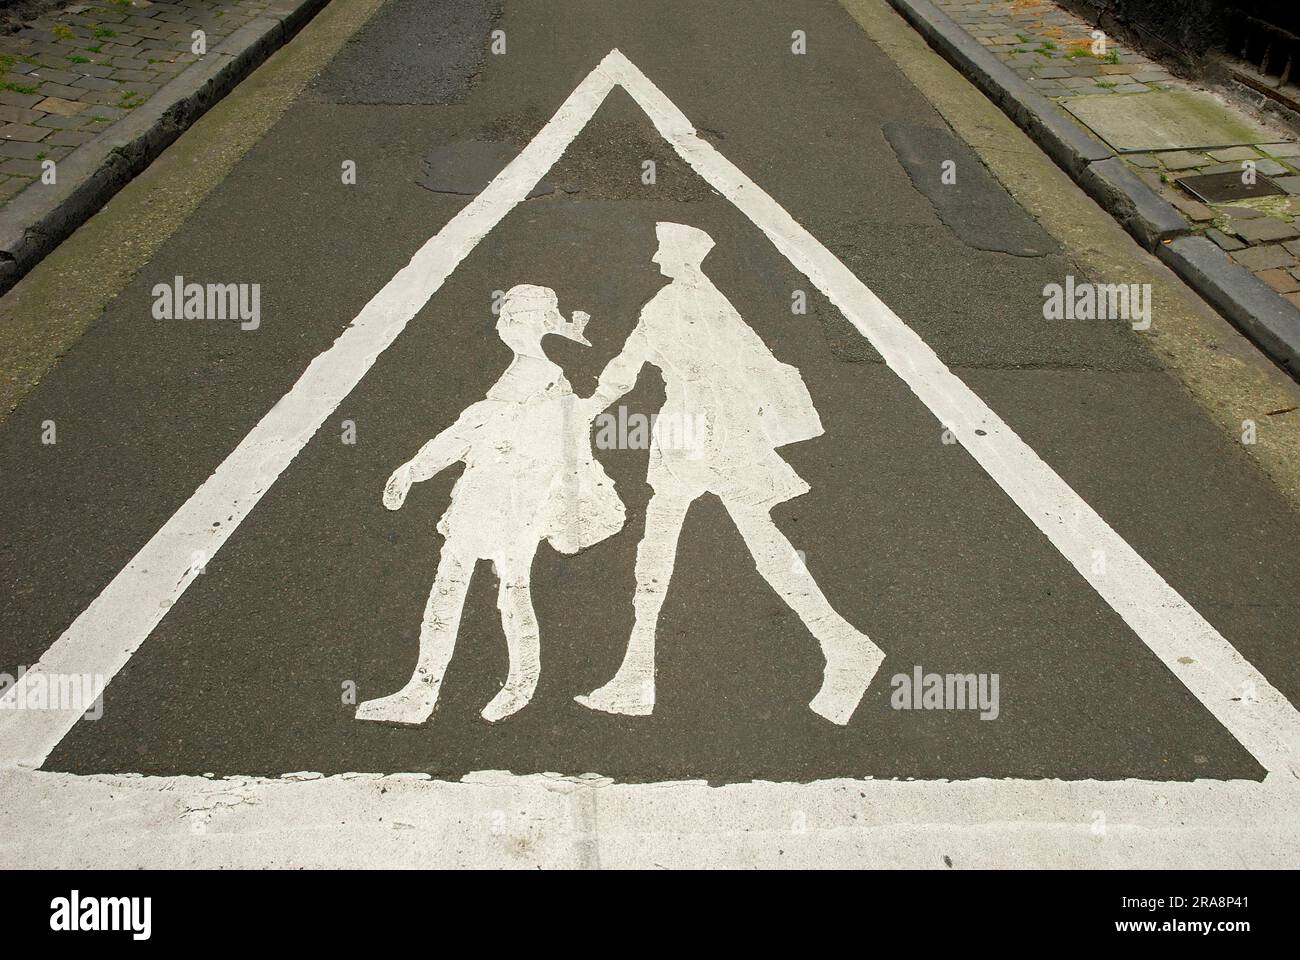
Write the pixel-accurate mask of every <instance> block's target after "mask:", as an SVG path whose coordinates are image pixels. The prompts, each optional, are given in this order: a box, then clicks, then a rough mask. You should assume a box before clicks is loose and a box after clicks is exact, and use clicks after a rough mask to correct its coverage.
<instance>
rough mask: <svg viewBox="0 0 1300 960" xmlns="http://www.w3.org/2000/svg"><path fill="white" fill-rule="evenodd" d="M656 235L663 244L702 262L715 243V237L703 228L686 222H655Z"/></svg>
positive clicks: (684, 255) (688, 257) (694, 260)
mask: <svg viewBox="0 0 1300 960" xmlns="http://www.w3.org/2000/svg"><path fill="white" fill-rule="evenodd" d="M655 236H657V237H658V238H659V243H660V245H661V246H665V247H671V248H673V249H674V250H676V251H677V252H678V253H680V254H681V255H682V256H683V257H685V258H686V259H687V260H690V261H691V262H693V263H702V262H703V261H704V258H705V257H706V256H707V255H708V252H709V251H710V250H712V249H713V245H714V242H713V238H712V237H711V236H709V235H708V234H707V233H705V232H704V231H703V230H701V229H699V228H698V227H690V226H687V225H686V224H684V223H669V222H667V221H660V222H659V223H657V224H655Z"/></svg>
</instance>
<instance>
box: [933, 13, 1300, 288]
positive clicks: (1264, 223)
mask: <svg viewBox="0 0 1300 960" xmlns="http://www.w3.org/2000/svg"><path fill="white" fill-rule="evenodd" d="M935 3H936V6H938V7H939V8H940V9H941V10H943V11H944V13H946V14H948V16H949V17H951V18H952V19H953V20H954V21H955V22H957V23H958V24H960V25H961V26H963V27H964V28H965V29H966V31H967V32H968V33H970V35H971V36H973V37H974V38H975V39H976V40H978V41H979V42H980V43H981V44H983V45H984V46H985V47H986V48H987V49H988V50H989V51H990V52H991V53H994V54H996V55H997V57H998V58H999V59H1001V60H1002V61H1003V62H1004V63H1006V64H1007V65H1008V66H1009V67H1011V69H1013V70H1014V71H1015V72H1016V73H1018V74H1019V75H1020V76H1022V77H1024V78H1025V79H1026V80H1027V81H1028V82H1029V84H1030V85H1031V86H1032V87H1034V88H1035V89H1036V90H1038V92H1040V93H1042V94H1043V95H1044V96H1046V97H1050V98H1052V99H1054V100H1061V99H1064V98H1067V97H1076V96H1081V95H1085V94H1113V95H1115V96H1125V95H1128V96H1140V95H1143V94H1146V93H1149V92H1150V91H1153V90H1174V89H1191V88H1192V85H1190V84H1188V83H1185V82H1183V81H1181V80H1179V79H1177V78H1176V77H1174V76H1172V75H1171V74H1170V73H1169V71H1168V70H1167V69H1165V68H1164V67H1163V66H1161V65H1160V64H1159V63H1156V62H1155V61H1153V60H1151V59H1150V58H1148V57H1145V56H1143V55H1142V54H1141V53H1138V52H1137V51H1135V50H1133V49H1131V48H1129V47H1126V46H1125V45H1124V44H1122V43H1120V42H1118V41H1117V40H1115V39H1114V38H1106V41H1105V45H1104V48H1098V49H1096V50H1095V49H1094V46H1093V44H1094V37H1093V36H1092V31H1093V30H1094V29H1095V28H1094V27H1093V26H1092V25H1091V24H1089V23H1088V22H1087V21H1086V20H1083V19H1082V18H1080V17H1077V16H1075V15H1073V14H1071V13H1069V12H1067V11H1065V10H1063V9H1062V8H1061V7H1059V6H1057V5H1056V4H1054V3H1050V2H1044V0H1010V2H1007V0H1002V2H992V0H935ZM1066 116H1069V113H1066ZM1123 159H1124V161H1125V162H1126V163H1128V164H1129V165H1131V166H1132V167H1133V168H1134V171H1135V172H1136V173H1137V174H1138V175H1139V176H1141V177H1142V179H1143V180H1145V181H1146V182H1147V183H1148V184H1149V185H1150V186H1151V187H1152V188H1153V189H1155V190H1156V192H1158V193H1159V194H1160V195H1161V196H1163V197H1164V198H1165V199H1166V200H1168V201H1169V202H1170V203H1172V204H1173V205H1174V206H1175V207H1177V208H1178V210H1179V211H1180V212H1181V213H1182V214H1183V216H1184V217H1185V218H1186V219H1187V221H1188V222H1189V223H1190V224H1191V225H1192V226H1194V227H1195V228H1196V229H1197V231H1199V232H1203V233H1204V234H1205V235H1206V236H1207V237H1209V238H1210V239H1211V240H1213V241H1214V242H1215V243H1216V244H1218V245H1219V246H1220V247H1221V248H1222V249H1224V250H1225V251H1227V252H1228V255H1229V256H1230V257H1231V258H1232V259H1233V260H1235V261H1236V262H1237V263H1239V264H1241V265H1242V266H1243V267H1245V268H1246V269H1248V270H1250V271H1251V273H1253V274H1254V275H1255V276H1257V277H1258V278H1259V279H1260V280H1262V281H1264V282H1265V283H1267V284H1268V285H1269V286H1271V287H1272V288H1273V289H1274V290H1276V291H1277V292H1278V293H1279V294H1281V295H1282V296H1284V297H1286V298H1287V299H1288V300H1290V301H1291V302H1292V303H1295V304H1296V305H1297V306H1300V142H1297V141H1296V139H1291V140H1289V141H1288V142H1283V143H1275V144H1268V145H1262V146H1258V147H1245V146H1238V147H1230V148H1227V149H1223V150H1210V151H1208V152H1201V151H1195V150H1165V151H1157V152H1152V153H1126V154H1124V155H1123ZM1246 161H1251V162H1253V163H1254V165H1255V172H1256V173H1257V174H1263V175H1265V176H1267V177H1270V178H1271V179H1273V181H1274V182H1275V183H1277V184H1278V185H1279V186H1280V187H1281V188H1282V189H1283V190H1285V191H1286V196H1281V197H1267V198H1258V199H1252V200H1238V201H1233V202H1230V203H1216V204H1212V205H1207V204H1204V203H1201V202H1200V201H1198V200H1197V199H1195V198H1194V197H1192V196H1191V195H1190V194H1188V193H1187V192H1186V191H1184V190H1183V189H1182V188H1181V187H1179V186H1177V185H1176V184H1175V183H1174V181H1175V180H1177V179H1178V178H1181V177H1186V176H1189V175H1192V174H1198V173H1223V172H1229V171H1231V172H1238V173H1240V172H1241V171H1242V170H1243V167H1244V165H1245V162H1246Z"/></svg>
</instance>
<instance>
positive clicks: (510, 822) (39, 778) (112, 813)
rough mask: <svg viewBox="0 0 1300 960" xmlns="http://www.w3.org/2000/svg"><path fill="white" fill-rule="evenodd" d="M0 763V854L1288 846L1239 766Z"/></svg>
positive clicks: (112, 856) (873, 863)
mask: <svg viewBox="0 0 1300 960" xmlns="http://www.w3.org/2000/svg"><path fill="white" fill-rule="evenodd" d="M308 776H312V778H311V779H297V780H294V779H285V780H253V779H232V780H206V779H204V778H201V777H120V776H93V777H78V776H73V775H71V774H63V773H44V772H33V771H27V770H9V771H0V867H3V868H5V869H10V868H19V867H29V868H31V867H54V866H57V867H63V868H86V867H93V868H108V867H117V868H138V867H177V866H183V867H207V868H214V867H242V868H251V867H410V868H420V869H427V868H429V867H443V868H447V867H473V868H484V867H539V866H540V867H575V868H578V867H595V866H601V867H606V868H617V867H646V868H653V867H668V868H688V867H697V868H698V867H802V868H809V867H820V868H827V867H909V868H933V869H939V870H943V869H947V868H948V866H949V864H951V866H952V868H954V869H968V868H1027V867H1075V868H1077V867H1093V868H1095V867H1132V866H1134V865H1135V864H1137V865H1141V866H1143V867H1147V868H1156V867H1165V868H1192V867H1196V868H1218V869H1225V868H1265V867H1273V868H1279V867H1296V866H1297V865H1300V821H1297V818H1296V816H1295V810H1296V801H1297V796H1296V787H1295V786H1294V785H1293V784H1288V783H1286V782H1284V781H1281V780H1278V779H1277V778H1274V779H1273V780H1272V781H1271V782H1269V783H1264V784H1260V783H1254V782H1248V781H1230V782H1222V781H1204V780H1202V781H1197V782H1195V783H1158V782H1150V781H1133V780H1124V781H1113V782H1097V781H1090V780H1082V781H1061V780H1035V781H1028V780H969V781H952V782H948V781H894V780H862V781H859V780H824V781H819V782H816V783H810V784H798V783H761V782H760V783H745V784H734V785H730V786H721V787H710V786H708V785H706V784H704V783H698V782H684V783H661V784H630V785H622V784H613V783H610V782H609V781H608V780H602V779H601V778H594V779H590V780H582V779H573V778H561V777H558V776H529V777H517V776H511V775H509V774H504V773H483V774H477V775H475V776H474V777H472V778H468V779H467V780H466V782H462V783H448V782H445V781H436V780H428V779H425V778H423V777H422V776H416V775H403V776H395V777H382V778H381V777H378V776H374V775H359V774H345V775H343V776H339V777H327V778H320V777H316V776H314V775H308Z"/></svg>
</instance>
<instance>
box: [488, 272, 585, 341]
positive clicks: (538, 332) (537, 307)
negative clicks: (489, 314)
mask: <svg viewBox="0 0 1300 960" xmlns="http://www.w3.org/2000/svg"><path fill="white" fill-rule="evenodd" d="M586 325H587V315H586V314H584V313H575V314H574V315H573V319H572V320H566V319H565V318H564V314H562V313H560V306H559V301H558V300H557V298H556V296H555V291H554V290H552V289H551V288H550V287H539V286H537V285H536V284H532V283H520V284H517V285H515V286H513V287H511V288H510V289H509V290H507V291H506V295H505V299H504V300H502V302H501V316H499V317H498V318H497V333H498V334H499V335H500V337H501V339H502V340H504V341H505V342H506V343H507V344H509V345H510V346H511V347H515V348H518V347H521V346H529V345H536V344H537V343H538V342H540V341H541V339H542V337H544V336H546V335H547V334H548V333H554V334H558V335H559V336H561V337H566V338H568V339H569V340H573V341H576V342H577V343H581V344H583V345H584V346H588V347H589V346H591V342H590V341H588V340H587V338H586V337H584V336H583V334H582V330H583V327H585V326H586Z"/></svg>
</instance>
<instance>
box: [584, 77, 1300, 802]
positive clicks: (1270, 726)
mask: <svg viewBox="0 0 1300 960" xmlns="http://www.w3.org/2000/svg"><path fill="white" fill-rule="evenodd" d="M604 68H605V69H606V70H608V71H609V72H610V73H611V74H612V75H613V76H614V77H615V78H617V80H618V82H619V84H620V85H621V86H623V87H624V88H625V89H626V90H627V92H628V93H629V94H631V95H632V97H633V99H635V100H636V102H637V103H638V104H639V105H640V106H641V109H643V110H644V111H645V112H646V113H647V114H648V115H649V116H650V119H651V120H652V121H653V122H654V124H655V127H656V128H657V129H658V130H659V133H660V134H661V135H662V136H663V137H664V138H665V139H667V140H668V141H669V142H670V143H671V144H672V145H673V147H674V149H676V151H677V152H678V154H680V155H681V157H682V159H683V160H685V161H686V162H687V163H688V164H690V165H691V167H692V168H693V169H694V170H695V171H696V173H698V174H699V175H700V176H701V177H703V178H704V179H705V180H706V181H708V183H709V184H710V185H711V186H712V187H713V188H714V189H715V190H717V191H718V192H719V193H721V194H722V195H723V196H724V197H726V198H727V199H728V200H730V201H731V202H732V203H733V204H735V205H736V207H737V208H738V209H740V210H741V211H742V212H743V213H744V214H745V215H746V216H747V217H749V219H750V220H752V221H753V222H754V224H755V225H756V226H758V227H759V229H761V230H762V231H763V232H764V233H765V234H766V235H767V237H768V239H769V240H771V241H772V243H773V245H775V246H776V248H777V249H778V250H780V251H781V253H782V254H784V255H785V256H786V258H787V259H789V260H790V262H791V263H792V264H794V266H795V267H797V268H798V269H799V270H800V271H801V272H802V273H803V274H804V275H806V276H807V277H808V279H809V280H811V281H812V283H813V284H814V285H815V286H816V287H817V289H819V290H820V291H821V292H822V293H823V294H825V295H826V297H827V299H829V300H830V301H831V302H832V303H834V304H835V306H837V307H838V308H839V309H840V311H841V312H842V313H843V314H844V315H845V317H847V318H848V319H849V320H850V321H851V322H852V323H853V325H854V326H856V327H857V328H858V330H859V331H860V332H861V333H862V335H863V336H864V337H866V338H867V339H868V340H870V341H871V344H872V346H874V347H875V348H876V350H877V351H879V352H880V354H881V356H882V357H884V359H885V362H886V363H887V364H888V365H889V367H890V369H892V370H893V371H894V372H895V373H897V374H898V375H899V376H900V377H901V378H902V379H903V381H904V382H905V383H906V384H907V385H908V386H909V387H910V388H911V389H912V391H913V392H914V393H915V394H916V395H917V397H918V398H920V400H921V402H922V403H924V404H925V405H926V406H927V407H928V408H929V409H930V411H931V412H932V413H933V414H934V415H935V417H936V418H938V420H939V421H940V423H942V424H944V425H946V426H947V427H948V428H949V429H951V430H952V432H953V434H954V435H955V436H956V437H957V439H958V441H959V442H960V443H961V444H962V445H963V446H964V447H965V448H966V449H967V450H968V451H969V452H970V454H971V456H973V457H974V458H975V460H976V461H977V462H978V463H979V464H980V466H982V467H983V468H984V470H985V471H986V472H987V473H988V474H989V476H991V477H992V478H993V479H994V480H995V481H997V483H998V485H999V486H1001V487H1002V489H1003V490H1004V491H1005V492H1006V493H1007V495H1008V496H1010V497H1011V499H1012V500H1014V501H1015V503H1016V505H1017V506H1018V507H1019V508H1020V509H1021V510H1023V511H1024V513H1025V515H1026V516H1027V517H1029V519H1030V520H1032V521H1033V523H1034V525H1035V526H1037V527H1038V528H1039V529H1040V530H1041V531H1042V532H1043V533H1044V534H1046V535H1047V538H1048V539H1049V540H1050V541H1051V542H1052V545H1053V546H1055V547H1056V549H1057V550H1059V551H1060V552H1061V554H1062V555H1063V556H1064V557H1065V558H1066V559H1067V560H1069V561H1070V563H1072V564H1073V565H1074V567H1075V569H1076V570H1078V571H1079V573H1080V574H1081V575H1082V576H1083V577H1084V578H1085V579H1086V580H1087V581H1088V582H1089V583H1090V584H1091V585H1092V586H1093V588H1094V589H1095V590H1096V591H1097V592H1098V593H1099V594H1100V595H1101V596H1102V598H1103V599H1104V600H1105V601H1106V602H1107V603H1108V604H1110V606H1111V607H1113V608H1114V609H1115V611H1116V612H1117V613H1118V614H1119V615H1120V616H1121V617H1123V619H1124V621H1125V622H1126V623H1127V624H1128V625H1129V626H1130V627H1131V628H1132V629H1133V631H1134V632H1135V633H1136V634H1137V635H1138V636H1139V637H1141V638H1142V641H1143V642H1144V643H1146V645H1147V646H1148V647H1150V648H1151V649H1152V651H1154V652H1155V654H1156V655H1157V656H1158V657H1159V658H1160V659H1161V661H1162V662H1163V663H1164V664H1165V666H1167V667H1168V668H1169V669H1170V670H1171V671H1173V673H1174V674H1175V675H1176V676H1177V677H1178V678H1179V679H1180V680H1181V681H1182V682H1183V683H1184V684H1186V686H1187V688H1188V689H1189V690H1191V691H1192V693H1193V694H1195V696H1196V697H1197V699H1199V700H1200V701H1201V702H1202V703H1203V704H1205V706H1206V708H1207V709H1209V711H1210V712H1211V713H1212V714H1214V716H1215V717H1217V718H1218V720H1219V721H1220V722H1221V723H1222V724H1223V725H1224V726H1225V727H1227V728H1228V730H1229V731H1230V732H1231V733H1232V734H1233V736H1235V737H1236V738H1237V739H1238V740H1239V741H1240V742H1241V744H1242V746H1244V747H1245V748H1246V749H1247V750H1249V751H1250V753H1251V754H1252V755H1253V756H1254V757H1255V759H1256V760H1258V761H1259V762H1260V764H1261V765H1263V766H1264V768H1265V769H1267V770H1268V771H1269V772H1270V773H1271V774H1282V775H1284V776H1286V777H1287V778H1288V779H1292V778H1297V777H1300V713H1298V712H1297V711H1296V709H1295V708H1294V707H1293V706H1292V705H1291V704H1290V702H1289V701H1288V700H1287V699H1286V697H1284V696H1283V695H1282V694H1281V693H1280V692H1279V691H1278V690H1277V689H1276V688H1274V687H1273V685H1272V684H1270V683H1269V682H1268V681H1267V680H1266V679H1265V678H1264V676H1263V674H1261V673H1260V672H1259V671H1258V670H1256V669H1255V668H1254V666H1252V665H1251V664H1250V663H1249V662H1247V660H1246V659H1245V658H1244V657H1242V655H1241V654H1240V653H1238V652H1237V651H1236V649H1234V648H1233V646H1232V645H1231V644H1230V643H1228V641H1227V640H1225V639H1224V638H1223V637H1222V636H1221V635H1220V634H1219V632H1218V631H1217V630H1215V629H1214V627H1213V626H1211V625H1210V623H1209V622H1208V621H1206V620H1205V618H1203V617H1202V616H1201V615H1200V614H1199V613H1197V612H1196V611H1195V610H1194V609H1192V607H1191V605H1190V604H1189V603H1188V602H1187V601H1186V600H1184V599H1183V598H1182V597H1181V596H1180V595H1179V594H1178V592H1177V591H1176V590H1174V589H1173V587H1171V586H1170V585H1169V584H1168V583H1166V582H1165V580H1164V578H1163V577H1161V576H1160V574H1159V573H1157V572H1156V571H1155V570H1154V569H1153V568H1152V567H1151V566H1150V564H1148V563H1147V562H1146V561H1145V560H1143V559H1142V558H1141V557H1140V556H1138V554H1137V552H1136V551H1135V550H1134V549H1133V548H1132V547H1130V546H1129V545H1128V543H1127V542H1126V541H1125V540H1124V539H1123V538H1122V537H1121V536H1120V535H1119V534H1117V533H1116V532H1115V531H1114V530H1112V529H1111V527H1110V525H1109V524H1107V523H1106V521H1105V520H1103V519H1102V518H1101V517H1100V516H1099V515H1098V514H1097V513H1096V511H1094V510H1093V509H1092V508H1091V507H1090V506H1088V504H1087V503H1085V502H1084V500H1083V498H1082V497H1080V496H1079V495H1078V494H1077V493H1075V492H1074V490H1073V489H1071V488H1070V486H1069V485H1068V484H1067V483H1066V482H1065V481H1064V480H1062V479H1061V478H1060V477H1059V476H1058V475H1057V474H1056V472H1055V471H1054V470H1053V469H1052V468H1051V467H1050V466H1048V465H1047V464H1046V463H1044V462H1043V460H1042V459H1041V458H1040V457H1039V456H1038V454H1036V453H1035V452H1034V451H1033V450H1032V449H1030V447H1029V446H1028V444H1026V443H1025V442H1024V441H1023V440H1021V439H1020V437H1019V436H1017V435H1016V433H1015V432H1014V431H1012V429H1011V428H1010V427H1008V426H1007V425H1006V424H1005V423H1003V422H1002V420H1001V418H1000V417H998V415H997V414H996V413H994V412H993V411H992V410H991V409H989V407H988V405H987V404H985V403H984V401H983V400H981V399H980V398H979V397H978V396H976V394H975V393H974V391H972V390H971V389H970V388H969V387H968V386H966V384H965V383H963V382H962V381H961V380H960V379H958V378H957V376H956V375H954V374H953V373H952V371H951V370H949V369H948V368H947V367H946V366H945V365H944V363H943V362H942V361H941V360H940V359H939V358H938V356H936V355H935V352H934V351H933V350H931V349H930V347H929V346H928V345H927V344H926V343H925V341H923V340H922V339H921V338H920V337H919V336H917V335H916V333H915V332H914V331H913V330H912V329H911V328H910V327H908V326H907V325H906V324H905V323H903V321H902V320H900V319H899V318H898V316H897V315H896V314H895V313H894V312H893V311H892V310H890V309H889V307H888V306H886V305H885V304H884V303H883V302H882V301H881V300H880V298H878V297H877V296H876V295H875V294H874V293H872V292H871V290H869V289H868V288H867V286H866V284H864V283H863V282H862V281H861V280H859V279H858V278H857V277H856V276H854V274H853V272H852V271H850V270H849V269H848V268H847V267H846V266H844V264H842V263H840V261H839V260H837V259H835V257H834V256H832V254H831V253H830V251H828V250H827V249H826V248H825V247H824V246H822V244H821V243H819V242H818V241H817V239H816V238H815V237H813V236H812V235H811V234H810V233H808V231H807V230H805V229H804V228H803V227H801V226H800V225H799V224H798V223H797V222H796V221H795V220H794V218H793V217H791V216H790V214H789V213H787V212H786V211H785V210H784V209H783V208H782V207H781V205H780V204H778V203H777V202H776V201H775V200H773V199H772V198H771V197H770V196H768V194H766V193H765V192H764V191H763V190H762V189H761V188H759V187H758V186H757V185H756V184H755V183H754V182H753V181H752V180H750V179H749V178H748V177H746V176H745V175H744V174H743V173H741V171H740V170H739V169H737V168H736V167H735V165H733V164H732V163H731V162H730V161H728V160H727V159H726V158H725V157H723V156H722V155H721V154H720V153H718V151H717V150H715V149H714V148H713V147H712V146H711V145H710V144H709V143H707V142H706V141H704V140H702V139H701V138H700V137H699V136H697V135H696V132H695V129H694V128H693V127H692V126H691V123H690V121H689V120H687V119H686V117H685V116H684V115H683V114H682V112H681V111H680V110H678V109H677V107H676V106H674V105H673V104H672V102H671V101H669V100H668V98H667V97H666V96H664V95H663V93H662V92H660V90H659V89H658V88H657V87H656V86H655V85H654V84H653V83H651V82H650V80H649V79H648V78H647V77H646V76H645V75H644V74H643V73H641V71H640V70H638V69H637V68H636V66H634V65H633V64H632V63H631V62H630V61H628V60H627V58H625V57H624V56H623V55H622V54H620V53H619V52H618V51H615V52H614V53H611V54H610V56H609V57H607V58H606V60H605V63H604Z"/></svg>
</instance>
